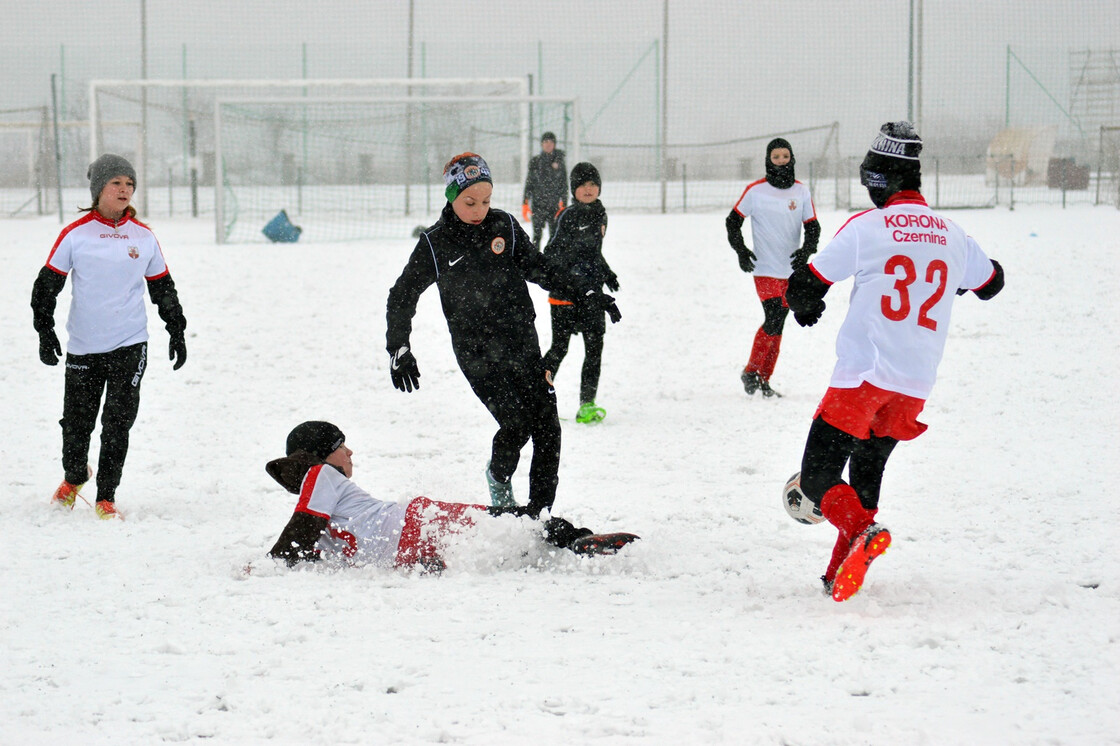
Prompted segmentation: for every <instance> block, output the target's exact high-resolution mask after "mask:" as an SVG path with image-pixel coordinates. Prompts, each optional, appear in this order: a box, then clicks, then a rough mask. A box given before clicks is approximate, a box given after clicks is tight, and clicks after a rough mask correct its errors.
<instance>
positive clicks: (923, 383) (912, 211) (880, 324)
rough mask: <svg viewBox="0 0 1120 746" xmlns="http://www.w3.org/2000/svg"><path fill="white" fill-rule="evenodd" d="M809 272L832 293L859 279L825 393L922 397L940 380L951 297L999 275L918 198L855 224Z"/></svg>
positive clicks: (896, 200)
mask: <svg viewBox="0 0 1120 746" xmlns="http://www.w3.org/2000/svg"><path fill="white" fill-rule="evenodd" d="M809 268H810V269H811V270H812V271H813V273H814V274H815V275H816V276H817V277H818V278H820V279H821V280H822V281H823V282H826V283H828V284H829V285H831V284H833V283H836V282H839V281H841V280H845V279H847V278H849V277H854V278H855V282H854V285H853V287H852V294H851V301H850V307H849V309H848V315H847V317H846V318H845V319H844V323H843V325H842V326H841V328H840V334H839V335H838V336H837V338H836V356H837V361H836V368H835V369H834V370H833V372H832V380H831V384H830V385H831V386H833V387H835V388H857V387H858V386H859V385H860V384H862V383H864V382H865V381H866V382H867V383H870V384H871V385H873V386H877V387H879V388H881V389H886V390H887V391H895V392H898V393H900V394H906V395H907V396H914V397H918V398H920V399H925V398H927V397H928V396H929V393H930V391H931V390H932V389H933V383H934V380H936V378H937V366H938V364H939V363H940V362H941V356H942V353H943V352H944V350H945V340H946V337H947V336H948V333H949V315H950V313H951V312H952V310H953V300H954V299H955V298H956V297H957V293H956V291H957V289H958V288H962V289H966V290H975V289H977V288H980V287H983V286H984V285H985V284H987V282H988V281H989V280H990V279H991V278H992V276H993V275H994V273H995V268H994V266H993V265H992V262H991V260H990V259H989V258H988V257H987V255H986V254H985V253H984V252H983V251H982V250H981V249H980V247H979V246H978V245H977V243H976V241H974V240H973V239H972V237H971V236H969V235H967V234H966V233H965V232H964V230H962V229H961V228H960V227H959V226H958V225H957V224H956V223H954V222H952V221H951V220H948V219H946V218H944V217H941V216H940V215H938V214H937V213H935V212H933V211H932V210H931V209H930V208H929V206H928V205H927V204H926V201H925V199H923V198H922V195H921V194H919V193H918V192H914V191H905V192H898V193H897V194H895V195H893V196H892V197H891V198H890V199H889V200H888V201H887V204H886V206H885V207H884V208H883V209H878V210H867V211H865V212H862V213H859V214H857V215H855V216H853V217H852V218H851V219H849V220H848V222H847V223H845V224H844V225H843V226H842V227H841V228H840V230H839V231H837V232H836V236H835V237H834V238H833V239H832V240H831V241H830V242H829V243H828V245H827V246H825V247H824V249H822V250H821V251H820V253H818V254H817V255H816V256H814V257H813V259H812V261H811V262H810V263H809Z"/></svg>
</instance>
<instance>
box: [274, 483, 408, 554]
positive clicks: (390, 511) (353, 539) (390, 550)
mask: <svg viewBox="0 0 1120 746" xmlns="http://www.w3.org/2000/svg"><path fill="white" fill-rule="evenodd" d="M405 510H406V506H404V505H400V504H398V503H394V502H385V501H383V500H377V499H376V498H374V497H373V496H372V495H370V494H369V493H368V492H366V491H365V490H363V489H362V488H361V487H359V486H358V485H356V484H354V483H353V482H351V481H350V480H349V479H347V478H346V477H345V476H344V475H343V474H342V473H341V472H339V471H338V469H335V468H334V467H333V466H328V465H326V464H318V465H316V466H312V467H311V468H310V469H309V470H308V472H307V475H306V476H304V478H303V484H302V485H301V487H300V491H299V503H298V504H297V505H296V510H295V512H297V513H301V512H302V513H309V514H311V515H314V516H319V517H320V518H326V519H327V520H328V522H329V523H328V528H327V532H326V533H324V534H323V536H321V537H320V538H319V541H318V542H316V544H315V548H316V549H318V550H319V551H320V552H324V553H327V554H337V555H341V556H343V557H347V558H353V557H357V556H360V557H361V560H362V561H363V562H370V563H373V564H375V565H379V566H382V567H392V566H393V565H394V564H395V563H396V560H397V546H398V544H399V543H400V539H401V528H402V526H403V525H404V518H405Z"/></svg>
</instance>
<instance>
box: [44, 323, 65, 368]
mask: <svg viewBox="0 0 1120 746" xmlns="http://www.w3.org/2000/svg"><path fill="white" fill-rule="evenodd" d="M61 354H62V346H61V345H60V344H59V343H58V335H57V334H55V333H54V329H44V330H43V331H41V332H39V359H40V360H42V361H43V364H44V365H58V357H59V355H61Z"/></svg>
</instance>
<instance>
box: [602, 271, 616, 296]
mask: <svg viewBox="0 0 1120 746" xmlns="http://www.w3.org/2000/svg"><path fill="white" fill-rule="evenodd" d="M603 284H604V285H606V286H607V290H610V291H611V292H612V293H617V292H618V275H616V274H615V273H614V272H611V273H610V274H609V275H607V279H606V280H605V281H604V282H603Z"/></svg>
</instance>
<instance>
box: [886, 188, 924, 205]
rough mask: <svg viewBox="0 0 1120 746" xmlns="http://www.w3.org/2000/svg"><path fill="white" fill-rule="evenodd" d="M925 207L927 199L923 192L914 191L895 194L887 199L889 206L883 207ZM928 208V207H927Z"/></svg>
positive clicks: (908, 190)
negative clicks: (901, 205)
mask: <svg viewBox="0 0 1120 746" xmlns="http://www.w3.org/2000/svg"><path fill="white" fill-rule="evenodd" d="M898 204H903V205H925V204H926V198H925V197H923V196H922V194H921V192H919V191H917V190H914V189H903V190H902V191H901V192H895V193H894V194H892V195H891V196H889V197H887V204H885V205H883V207H890V206H891V205H898ZM926 206H927V207H928V205H926Z"/></svg>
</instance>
